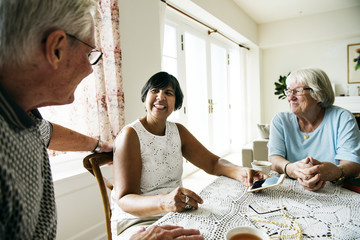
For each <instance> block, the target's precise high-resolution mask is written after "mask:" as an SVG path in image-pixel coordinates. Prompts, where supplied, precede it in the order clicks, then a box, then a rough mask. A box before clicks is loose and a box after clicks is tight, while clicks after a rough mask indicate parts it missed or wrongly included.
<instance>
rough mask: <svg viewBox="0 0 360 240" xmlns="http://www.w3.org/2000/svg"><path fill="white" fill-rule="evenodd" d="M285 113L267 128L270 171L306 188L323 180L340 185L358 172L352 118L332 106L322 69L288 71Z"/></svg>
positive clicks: (357, 135)
mask: <svg viewBox="0 0 360 240" xmlns="http://www.w3.org/2000/svg"><path fill="white" fill-rule="evenodd" d="M286 84H287V87H288V88H287V89H286V90H285V94H286V96H287V100H288V102H289V105H290V111H287V112H281V113H278V114H276V115H275V117H274V118H273V120H272V122H271V127H270V141H269V144H268V147H269V160H270V161H271V162H272V163H273V165H272V166H273V167H272V168H273V169H274V170H275V171H277V172H279V173H285V174H286V175H287V177H289V178H292V179H297V180H298V181H299V182H300V184H301V185H302V186H303V187H304V188H305V189H307V190H310V191H316V190H319V189H321V188H322V187H323V186H324V185H325V183H326V181H332V182H334V183H336V184H341V183H342V182H343V180H344V179H345V178H351V177H355V176H357V175H358V174H359V173H360V132H359V127H358V126H357V123H356V120H355V118H354V116H353V115H352V114H351V113H350V112H349V111H347V110H345V109H342V108H340V107H337V106H334V105H333V103H334V99H335V96H334V92H333V90H332V86H331V82H330V80H329V78H328V76H327V75H326V73H325V72H324V71H322V70H320V69H316V68H305V69H299V70H296V71H293V72H292V73H291V74H290V75H289V76H288V77H287V79H286Z"/></svg>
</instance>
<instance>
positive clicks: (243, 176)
mask: <svg viewBox="0 0 360 240" xmlns="http://www.w3.org/2000/svg"><path fill="white" fill-rule="evenodd" d="M268 177H269V176H268V175H267V174H265V173H263V172H261V171H258V170H254V169H251V168H247V167H243V168H241V172H240V176H239V179H238V180H239V181H240V182H242V183H243V184H244V185H245V186H246V187H250V186H252V185H253V183H254V182H256V181H259V180H261V179H264V178H268Z"/></svg>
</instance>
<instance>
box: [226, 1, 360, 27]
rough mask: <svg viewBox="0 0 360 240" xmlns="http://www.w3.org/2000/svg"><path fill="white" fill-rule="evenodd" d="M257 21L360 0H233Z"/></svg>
mask: <svg viewBox="0 0 360 240" xmlns="http://www.w3.org/2000/svg"><path fill="white" fill-rule="evenodd" d="M233 1H234V2H235V3H236V4H237V5H239V7H240V8H241V9H242V10H243V11H244V12H245V13H247V15H249V17H250V18H252V19H253V20H254V21H255V22H256V23H258V24H264V23H268V22H275V21H281V20H285V19H290V18H297V17H302V16H306V15H312V14H319V13H324V12H330V11H335V10H339V9H344V8H351V7H355V6H360V1H359V0H233Z"/></svg>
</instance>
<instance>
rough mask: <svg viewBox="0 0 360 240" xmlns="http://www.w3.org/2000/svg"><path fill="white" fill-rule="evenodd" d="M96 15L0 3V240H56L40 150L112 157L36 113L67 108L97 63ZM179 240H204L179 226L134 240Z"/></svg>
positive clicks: (89, 9) (80, 0) (76, 2)
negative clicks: (83, 80) (50, 106)
mask: <svg viewBox="0 0 360 240" xmlns="http://www.w3.org/2000/svg"><path fill="white" fill-rule="evenodd" d="M95 11H96V3H95V2H94V1H93V0H47V1H44V0H0V53H1V54H0V141H1V144H0V239H55V236H56V211H55V200H54V189H53V183H52V176H51V171H50V164H49V159H48V155H47V147H49V148H51V149H55V150H73V151H91V150H94V151H97V152H101V151H103V152H106V151H112V145H111V144H108V143H104V144H103V145H101V144H99V143H101V142H99V141H98V140H97V139H94V138H91V137H87V136H84V135H81V134H79V133H76V132H74V131H71V130H69V129H66V128H63V127H61V126H59V125H56V124H51V123H49V122H48V121H45V120H43V119H42V117H41V115H40V114H39V111H38V110H37V108H39V107H42V106H49V105H61V104H69V103H72V102H73V100H74V91H75V89H76V87H77V85H78V84H79V83H80V82H81V80H82V79H83V78H85V77H86V76H87V75H89V74H90V73H91V72H92V71H93V70H92V66H91V65H93V64H96V63H97V62H98V61H99V60H100V58H101V55H102V53H101V52H100V51H98V50H96V49H95V47H93V46H94V45H95V41H94V23H93V13H94V12H95ZM181 235H186V237H183V238H181V239H203V238H202V237H201V236H200V235H199V231H197V230H192V229H182V228H180V227H152V228H150V229H149V230H146V231H145V230H143V231H141V232H139V233H138V234H136V235H135V236H134V239H155V238H156V236H157V239H165V237H166V239H173V238H176V237H177V236H181ZM161 236H163V237H164V238H162V237H161Z"/></svg>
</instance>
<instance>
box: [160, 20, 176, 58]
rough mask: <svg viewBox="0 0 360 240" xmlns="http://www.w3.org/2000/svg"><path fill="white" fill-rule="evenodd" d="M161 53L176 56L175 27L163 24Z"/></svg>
mask: <svg viewBox="0 0 360 240" xmlns="http://www.w3.org/2000/svg"><path fill="white" fill-rule="evenodd" d="M163 55H164V56H168V57H173V58H176V56H177V55H176V29H175V28H174V27H171V26H169V25H165V29H164V46H163Z"/></svg>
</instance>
